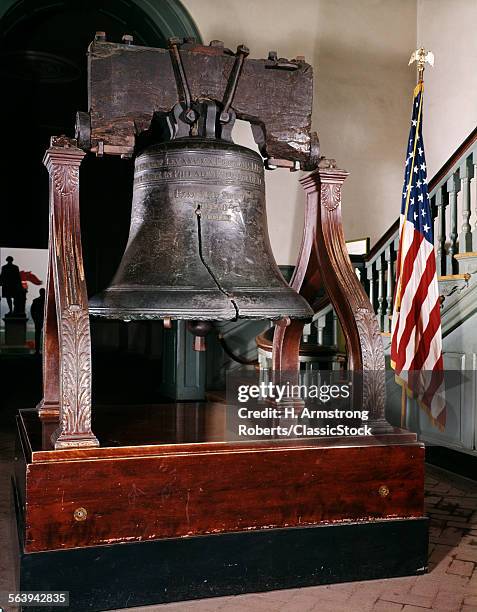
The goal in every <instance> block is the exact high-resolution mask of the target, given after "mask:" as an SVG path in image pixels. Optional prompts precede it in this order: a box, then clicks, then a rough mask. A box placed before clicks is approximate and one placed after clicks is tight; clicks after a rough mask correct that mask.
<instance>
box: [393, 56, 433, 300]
mask: <svg viewBox="0 0 477 612" xmlns="http://www.w3.org/2000/svg"><path fill="white" fill-rule="evenodd" d="M414 62H417V84H416V87H415V89H414V97H416V95H417V94H418V93H419V89H418V88H421V90H422V88H423V85H424V70H425V68H426V63H428V64H429V65H431V66H434V54H433V53H432V51H426V50H425V49H424V47H421V48H420V49H416V50H415V51H414V52H413V53H412V55H411V58H410V60H409V63H408V66H410V65H411V64H413V63H414ZM421 116H422V95H421V99H420V104H419V112H418V117H417V127H416V133H418V132H419V125H420V122H421ZM416 146H417V139H416V140H415V142H414V150H413V156H412V162H411V172H410V174H409V181H408V184H407V195H406V207H405V210H404V219H407V214H408V211H409V197H410V194H411V182H412V173H413V170H414V163H415V158H416ZM402 237H403V232H402V231H400V234H399V252H400V253H401V252H402ZM403 265H404V259H403V258H402V257H399V270H398V272H399V274H398V277H397V281H398V286H397V287H396V299H395V302H394V304H395V308H396V310H397V311H399V310H400V309H401V297H402V295H401V293H402V267H403Z"/></svg>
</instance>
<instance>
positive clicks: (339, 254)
mask: <svg viewBox="0 0 477 612" xmlns="http://www.w3.org/2000/svg"><path fill="white" fill-rule="evenodd" d="M347 176H348V173H347V172H346V171H344V170H339V169H338V168H336V167H334V164H333V163H332V162H329V161H327V160H325V161H323V162H322V163H321V164H320V167H319V168H318V169H317V170H315V171H314V172H312V173H311V174H309V175H307V176H306V177H304V178H302V179H301V180H300V182H301V184H302V185H303V187H304V189H305V192H306V194H307V200H308V202H312V205H313V208H315V209H316V211H317V222H316V226H315V227H316V234H315V242H316V245H315V248H316V252H317V254H318V263H319V267H320V270H321V275H322V279H323V283H324V286H325V289H326V292H327V294H328V296H329V298H330V300H331V302H332V304H333V307H334V309H335V311H336V313H337V315H338V318H339V320H340V323H341V327H342V329H343V333H344V336H345V339H346V346H347V351H348V367H349V369H351V370H354V371H356V372H360V373H361V372H362V375H363V377H362V382H361V385H362V388H361V393H360V394H359V395H360V396H361V397H360V398H359V400H360V404H361V407H362V409H363V410H368V411H369V414H370V416H371V418H372V419H373V420H374V421H382V420H384V404H385V394H386V389H385V361H384V350H383V343H382V338H381V333H380V329H379V324H378V321H377V319H376V316H375V314H374V311H373V308H372V306H371V303H370V301H369V298H368V296H367V295H366V292H365V290H364V288H363V287H362V285H361V283H360V282H359V280H358V278H357V276H356V274H355V271H354V269H353V266H352V264H351V260H350V258H349V255H348V251H347V248H346V242H345V238H344V233H343V226H342V218H341V187H342V184H343V182H344V180H345V179H346V177H347ZM361 385H360V386H361Z"/></svg>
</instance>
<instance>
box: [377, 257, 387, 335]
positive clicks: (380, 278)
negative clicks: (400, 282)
mask: <svg viewBox="0 0 477 612" xmlns="http://www.w3.org/2000/svg"><path fill="white" fill-rule="evenodd" d="M384 266H385V264H384V257H383V254H381V255H380V256H379V257H378V259H377V260H376V270H377V272H378V309H377V311H376V315H377V317H378V322H379V329H380V330H381V331H383V329H384V325H383V323H384V322H383V318H384Z"/></svg>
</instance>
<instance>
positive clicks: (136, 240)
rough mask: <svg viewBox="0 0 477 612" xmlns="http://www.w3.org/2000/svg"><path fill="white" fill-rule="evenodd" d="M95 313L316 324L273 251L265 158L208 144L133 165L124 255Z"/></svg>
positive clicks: (156, 147) (160, 148) (186, 140)
mask: <svg viewBox="0 0 477 612" xmlns="http://www.w3.org/2000/svg"><path fill="white" fill-rule="evenodd" d="M90 312H91V314H93V315H96V316H100V317H106V318H111V319H123V320H131V319H187V320H196V321H226V320H233V319H236V318H247V319H278V318H281V317H285V316H288V317H291V318H308V317H310V316H311V315H312V311H311V309H310V307H309V305H308V303H307V302H306V301H305V300H304V299H303V298H302V297H301V296H300V295H298V294H297V293H296V292H295V291H294V290H293V289H291V288H290V287H289V286H288V284H287V283H286V281H285V280H284V279H283V277H282V275H281V274H280V271H279V269H278V266H277V264H276V263H275V260H274V257H273V254H272V251H271V248H270V242H269V238H268V232H267V218H266V211H265V186H264V170H263V160H262V158H261V157H260V156H259V155H258V154H257V153H255V152H254V151H252V150H250V149H247V148H245V147H242V146H238V145H236V144H234V143H232V142H229V141H226V140H223V139H221V138H207V137H201V136H195V137H194V136H192V137H191V136H185V137H180V138H176V139H173V140H169V141H166V142H163V143H161V144H153V145H151V146H149V147H147V148H146V149H145V150H144V151H143V152H142V153H141V154H140V155H139V156H138V157H137V158H136V163H135V174H134V195H133V203H132V212H131V226H130V232H129V240H128V244H127V247H126V250H125V253H124V255H123V258H122V261H121V263H120V266H119V269H118V271H117V272H116V275H115V277H114V279H113V281H112V283H111V285H110V286H109V287H108V288H107V289H105V290H104V291H103V292H102V293H100V294H99V295H97V296H95V297H94V298H92V299H91V301H90Z"/></svg>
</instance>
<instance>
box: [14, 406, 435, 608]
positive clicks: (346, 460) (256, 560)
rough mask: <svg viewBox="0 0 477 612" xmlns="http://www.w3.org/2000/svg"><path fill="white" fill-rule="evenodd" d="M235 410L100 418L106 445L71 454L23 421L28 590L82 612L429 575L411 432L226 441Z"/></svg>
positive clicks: (23, 583)
mask: <svg viewBox="0 0 477 612" xmlns="http://www.w3.org/2000/svg"><path fill="white" fill-rule="evenodd" d="M225 410H226V409H225V406H224V405H222V404H203V403H202V404H199V403H189V404H185V403H184V404H174V405H162V406H137V407H128V408H127V409H123V410H119V409H117V408H116V409H112V408H110V409H104V410H101V409H99V408H98V409H97V410H96V413H97V415H98V416H97V417H96V418H97V422H96V423H95V424H94V431H95V433H96V434H97V436H98V439H99V440H100V443H101V446H100V447H99V448H84V449H65V450H61V451H54V450H51V449H48V448H45V440H48V437H49V436H48V435H45V431H42V425H41V422H40V420H39V418H38V415H37V413H36V412H35V411H34V410H22V411H20V415H19V417H18V451H17V457H16V459H17V461H16V476H15V482H14V489H15V499H16V504H17V523H18V530H19V534H20V549H21V552H20V555H19V559H20V585H19V586H20V587H21V589H22V590H50V589H51V590H67V591H70V593H71V603H70V605H71V607H70V609H71V610H78V611H79V610H81V611H85V610H106V609H111V608H115V607H127V606H138V605H145V604H152V603H161V602H166V601H179V600H184V599H194V598H200V597H211V596H218V595H226V594H237V593H246V592H255V591H266V590H271V589H278V588H291V587H297V586H306V585H313V584H325V583H331V582H340V581H349V580H363V579H371V578H384V577H392V576H403V575H411V574H417V573H422V572H424V571H425V568H426V564H427V519H425V518H424V516H423V478H424V475H423V471H424V469H423V468H424V448H423V446H422V445H421V444H419V443H417V442H416V439H415V436H414V434H409V433H407V432H403V431H401V430H398V429H396V430H394V432H392V433H388V434H384V435H382V436H369V437H362V438H346V439H338V438H335V439H332V438H327V439H323V438H321V439H320V438H307V439H301V440H283V439H281V440H272V439H268V440H263V439H262V440H255V441H246V442H227V441H226V436H225V432H226V418H225ZM111 412H114V418H112V417H113V415H112V414H111ZM102 419H104V423H103V425H102V422H103V421H102ZM45 427H51V424H50V425H48V424H47V425H45ZM43 610H44V608H43Z"/></svg>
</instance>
